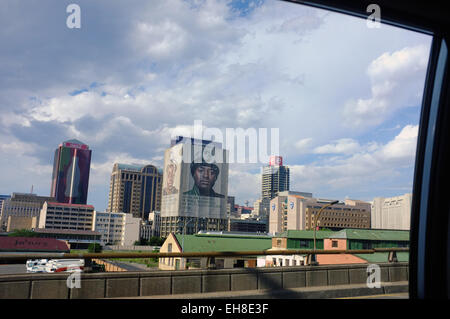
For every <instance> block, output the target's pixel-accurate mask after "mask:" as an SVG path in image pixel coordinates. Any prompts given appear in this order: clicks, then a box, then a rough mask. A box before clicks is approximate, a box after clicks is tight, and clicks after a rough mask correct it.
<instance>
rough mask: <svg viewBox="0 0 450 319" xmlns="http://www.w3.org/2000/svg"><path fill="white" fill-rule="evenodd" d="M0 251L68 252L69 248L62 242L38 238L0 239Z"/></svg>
mask: <svg viewBox="0 0 450 319" xmlns="http://www.w3.org/2000/svg"><path fill="white" fill-rule="evenodd" d="M0 251H10V252H24V251H33V252H68V251H70V249H69V246H68V245H67V244H66V243H65V242H64V241H62V240H57V239H53V238H38V237H9V236H8V237H0Z"/></svg>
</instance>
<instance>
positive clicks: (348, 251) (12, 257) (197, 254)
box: [0, 247, 409, 262]
mask: <svg viewBox="0 0 450 319" xmlns="http://www.w3.org/2000/svg"><path fill="white" fill-rule="evenodd" d="M408 251H409V248H398V247H395V248H373V249H345V250H338V249H328V250H323V249H322V250H320V249H319V250H313V249H283V250H251V251H215V252H184V253H176V252H172V253H162V252H155V253H154V252H151V253H147V252H141V253H136V252H120V253H110V252H107V253H104V252H103V253H54V254H51V253H45V254H43V253H41V254H20V255H17V254H3V255H0V260H5V261H21V262H22V261H26V260H27V259H40V258H47V259H77V258H78V259H92V258H101V259H105V258H108V259H110V258H170V257H210V258H211V257H238V256H270V255H314V254H316V255H323V254H325V255H326V254H374V253H377V252H388V253H390V256H389V260H390V261H395V259H396V253H397V252H408Z"/></svg>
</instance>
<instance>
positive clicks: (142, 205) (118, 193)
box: [107, 163, 162, 220]
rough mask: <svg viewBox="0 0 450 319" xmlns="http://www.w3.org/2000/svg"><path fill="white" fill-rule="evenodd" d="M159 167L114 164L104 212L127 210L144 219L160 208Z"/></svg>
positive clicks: (160, 171) (160, 180) (160, 177)
mask: <svg viewBox="0 0 450 319" xmlns="http://www.w3.org/2000/svg"><path fill="white" fill-rule="evenodd" d="M161 185H162V170H161V169H159V168H157V167H155V166H153V165H127V164H118V163H116V164H114V167H113V171H112V174H111V183H110V189H109V200H108V209H107V211H108V212H114V213H121V212H122V213H129V214H132V215H133V217H139V218H141V219H142V220H147V219H148V215H149V214H150V213H151V212H152V211H155V210H157V211H159V210H160V209H161Z"/></svg>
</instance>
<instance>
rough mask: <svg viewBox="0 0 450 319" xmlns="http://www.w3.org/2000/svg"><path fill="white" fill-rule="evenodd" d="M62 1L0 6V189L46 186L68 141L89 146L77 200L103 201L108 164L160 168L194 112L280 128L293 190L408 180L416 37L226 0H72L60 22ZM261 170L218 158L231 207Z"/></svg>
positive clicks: (366, 196)
mask: <svg viewBox="0 0 450 319" xmlns="http://www.w3.org/2000/svg"><path fill="white" fill-rule="evenodd" d="M70 3H72V1H56V0H55V1H27V2H25V1H12V0H7V1H6V2H5V4H4V5H2V7H1V8H0V19H1V21H2V25H3V26H4V27H2V29H0V41H1V43H2V46H1V47H0V70H1V71H0V112H1V114H2V116H1V118H0V153H1V154H2V155H1V157H0V167H1V176H2V178H1V179H0V194H10V193H12V192H28V191H30V189H31V185H34V192H36V193H38V194H40V195H48V194H49V192H50V184H51V169H52V161H53V152H54V150H55V148H56V147H57V146H58V144H59V143H60V142H61V141H63V140H67V139H72V138H76V139H79V140H81V141H83V142H85V143H86V144H88V145H89V146H90V148H91V149H92V150H93V155H92V156H93V157H92V165H91V176H90V186H89V196H88V201H89V203H90V204H93V205H94V206H95V207H96V209H99V210H104V209H105V208H106V205H107V201H108V190H109V177H110V174H111V171H112V167H113V164H114V163H115V162H122V163H140V164H145V163H150V164H155V165H158V166H160V165H161V164H162V157H163V151H164V149H165V148H167V147H168V146H169V145H170V138H171V136H173V135H177V134H183V135H189V134H192V132H191V129H192V126H193V124H194V121H195V120H202V123H203V125H204V126H206V127H215V128H219V129H221V130H225V129H226V128H239V127H241V128H279V130H280V155H282V156H283V157H284V162H285V163H286V164H287V165H289V166H290V167H291V189H292V190H298V191H305V192H312V193H313V194H314V195H315V196H318V197H326V198H336V199H340V200H343V199H345V198H346V197H348V198H353V199H361V200H372V199H373V198H374V197H378V196H394V195H400V194H404V193H406V192H410V191H411V187H412V176H413V168H414V154H415V146H416V140H417V129H418V121H419V115H420V103H421V98H422V91H423V83H424V79H425V72H426V66H427V62H428V54H429V48H430V44H431V38H430V37H429V36H426V35H422V34H418V33H415V32H411V31H406V30H402V29H399V28H394V27H390V26H387V25H382V26H381V28H378V29H370V28H368V27H367V25H366V21H365V20H364V19H358V18H353V17H349V16H345V15H341V14H337V13H331V12H327V11H323V10H318V9H313V8H309V7H305V6H300V5H294V4H292V3H287V2H282V1H252V2H250V1H238V0H235V1H231V2H230V1H221V0H207V1H195V0H192V1H180V0H166V1H160V0H155V1H139V0H133V1H127V2H126V3H124V2H121V1H104V0H101V1H85V0H83V1H76V3H77V4H78V5H79V6H80V8H81V19H82V20H81V21H82V22H81V29H69V28H67V27H66V18H67V16H68V14H67V13H66V6H67V5H68V4H70ZM252 3H254V5H252ZM381 10H383V8H381ZM381 14H382V11H381ZM261 166H262V163H257V164H232V165H230V178H229V195H235V196H236V197H237V199H236V200H237V203H240V204H243V203H244V201H246V200H248V201H250V202H253V201H254V200H256V199H257V198H258V197H259V193H260V175H259V170H260V167H261Z"/></svg>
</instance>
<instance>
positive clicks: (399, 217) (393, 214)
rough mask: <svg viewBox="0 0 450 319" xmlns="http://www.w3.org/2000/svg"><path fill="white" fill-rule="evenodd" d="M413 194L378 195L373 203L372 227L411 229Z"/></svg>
mask: <svg viewBox="0 0 450 319" xmlns="http://www.w3.org/2000/svg"><path fill="white" fill-rule="evenodd" d="M411 202H412V194H411V193H408V194H404V195H401V196H395V197H389V198H384V197H376V198H374V200H373V201H372V205H371V210H372V214H371V227H372V228H374V229H399V230H409V229H410V223H411Z"/></svg>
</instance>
